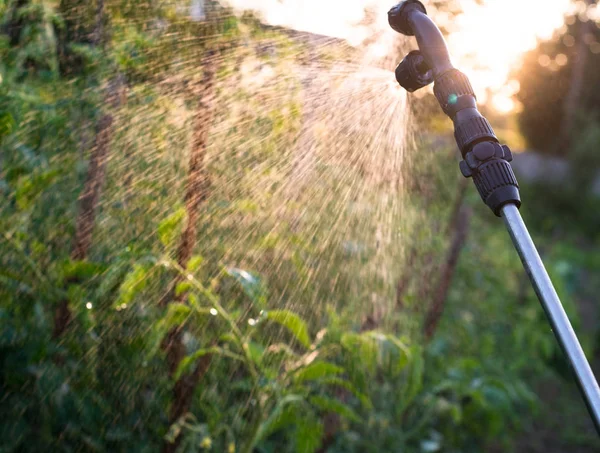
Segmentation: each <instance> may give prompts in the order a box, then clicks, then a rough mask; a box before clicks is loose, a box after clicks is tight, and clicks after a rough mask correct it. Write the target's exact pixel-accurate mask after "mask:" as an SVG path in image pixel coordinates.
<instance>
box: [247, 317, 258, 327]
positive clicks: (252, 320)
mask: <svg viewBox="0 0 600 453" xmlns="http://www.w3.org/2000/svg"><path fill="white" fill-rule="evenodd" d="M248 324H250V325H251V326H255V325H256V319H252V318H250V319H249V320H248Z"/></svg>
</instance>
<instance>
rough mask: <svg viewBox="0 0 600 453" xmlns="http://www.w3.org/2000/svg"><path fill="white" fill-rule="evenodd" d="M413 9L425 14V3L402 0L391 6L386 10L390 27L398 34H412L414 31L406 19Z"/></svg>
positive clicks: (414, 0) (415, 0)
mask: <svg viewBox="0 0 600 453" xmlns="http://www.w3.org/2000/svg"><path fill="white" fill-rule="evenodd" d="M415 10H417V11H420V12H422V13H423V14H427V10H426V9H425V5H423V3H421V2H420V1H419V0H404V1H402V2H400V3H398V4H397V5H396V6H394V7H392V9H390V10H389V11H388V22H389V24H390V27H392V28H393V29H394V30H395V31H397V32H398V33H400V34H403V35H407V36H413V35H414V32H413V30H412V26H411V25H410V22H409V20H408V16H409V13H410V12H411V11H415Z"/></svg>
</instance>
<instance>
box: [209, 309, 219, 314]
mask: <svg viewBox="0 0 600 453" xmlns="http://www.w3.org/2000/svg"><path fill="white" fill-rule="evenodd" d="M210 314H211V315H213V316H217V315H218V314H219V312H218V311H217V310H216V309H215V308H211V309H210Z"/></svg>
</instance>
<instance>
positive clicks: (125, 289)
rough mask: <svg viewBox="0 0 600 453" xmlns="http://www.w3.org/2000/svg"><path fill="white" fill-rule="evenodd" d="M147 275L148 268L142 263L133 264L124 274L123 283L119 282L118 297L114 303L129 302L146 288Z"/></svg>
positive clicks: (117, 304) (118, 304)
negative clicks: (129, 270)
mask: <svg viewBox="0 0 600 453" xmlns="http://www.w3.org/2000/svg"><path fill="white" fill-rule="evenodd" d="M147 277H148V268H147V267H146V266H145V265H143V264H139V263H136V264H134V266H133V269H132V270H131V272H129V273H128V274H127V275H126V276H125V279H124V280H123V283H121V287H120V288H119V298H118V299H117V301H116V303H115V305H116V306H120V305H122V304H130V303H131V301H132V300H133V299H134V297H135V296H136V295H137V294H139V293H140V292H141V291H143V290H144V288H146V286H147V284H148V278H147Z"/></svg>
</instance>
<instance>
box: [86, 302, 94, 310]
mask: <svg viewBox="0 0 600 453" xmlns="http://www.w3.org/2000/svg"><path fill="white" fill-rule="evenodd" d="M92 307H93V305H92V303H91V302H88V303H87V304H85V308H87V309H88V310H91V309H92Z"/></svg>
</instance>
